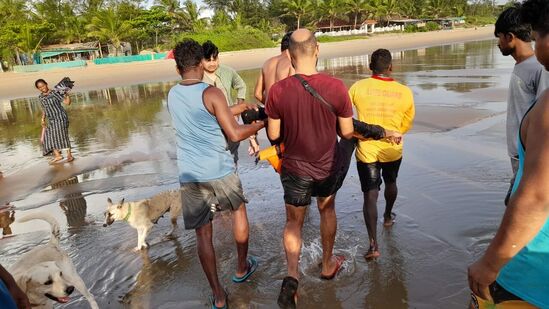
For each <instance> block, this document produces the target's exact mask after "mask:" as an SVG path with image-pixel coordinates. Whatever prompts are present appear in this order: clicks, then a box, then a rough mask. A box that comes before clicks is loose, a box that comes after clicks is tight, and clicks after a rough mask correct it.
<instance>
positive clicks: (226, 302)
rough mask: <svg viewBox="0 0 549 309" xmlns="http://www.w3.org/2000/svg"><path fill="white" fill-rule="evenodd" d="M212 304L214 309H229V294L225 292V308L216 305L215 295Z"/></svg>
mask: <svg viewBox="0 0 549 309" xmlns="http://www.w3.org/2000/svg"><path fill="white" fill-rule="evenodd" d="M210 302H211V303H212V309H229V305H228V303H229V296H228V295H227V292H225V305H224V306H223V307H218V306H216V305H215V297H214V296H213V295H212V296H210Z"/></svg>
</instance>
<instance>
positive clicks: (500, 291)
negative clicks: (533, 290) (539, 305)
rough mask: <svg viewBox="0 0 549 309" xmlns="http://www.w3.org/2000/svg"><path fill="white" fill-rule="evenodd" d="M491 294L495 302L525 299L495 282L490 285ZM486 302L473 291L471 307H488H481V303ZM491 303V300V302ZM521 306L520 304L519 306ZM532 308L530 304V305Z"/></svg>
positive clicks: (475, 308)
mask: <svg viewBox="0 0 549 309" xmlns="http://www.w3.org/2000/svg"><path fill="white" fill-rule="evenodd" d="M489 289H490V296H492V300H493V301H494V302H493V304H496V305H497V304H501V303H503V302H506V301H524V300H523V299H522V298H520V297H518V296H516V295H515V294H513V293H511V292H509V291H507V290H506V289H504V288H503V287H502V286H501V285H499V283H497V282H494V283H492V284H491V285H490V286H489ZM482 302H484V303H485V302H486V301H485V300H483V299H482V298H480V297H478V296H476V295H475V294H474V293H471V308H473V309H480V308H486V306H483V307H481V305H480V304H479V303H482ZM490 304H491V302H490ZM517 308H520V306H517ZM528 308H530V306H529V307H528Z"/></svg>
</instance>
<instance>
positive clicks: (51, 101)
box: [34, 79, 74, 163]
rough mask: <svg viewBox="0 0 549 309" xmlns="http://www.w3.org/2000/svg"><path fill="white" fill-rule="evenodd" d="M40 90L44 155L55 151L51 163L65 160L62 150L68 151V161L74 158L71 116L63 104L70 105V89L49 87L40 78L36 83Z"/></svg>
mask: <svg viewBox="0 0 549 309" xmlns="http://www.w3.org/2000/svg"><path fill="white" fill-rule="evenodd" d="M34 85H35V87H36V89H38V90H40V95H39V96H38V99H39V100H40V105H41V106H42V111H43V113H42V127H43V128H45V132H44V134H43V140H42V148H43V155H44V156H46V155H49V154H51V153H53V156H54V157H53V159H52V160H51V161H50V163H57V162H59V161H61V160H63V156H62V154H61V150H63V149H65V150H66V151H67V162H71V161H72V160H74V157H73V156H72V154H71V142H70V140H69V117H68V115H67V112H66V111H65V109H64V108H63V105H62V103H63V104H65V105H70V104H71V99H70V97H69V96H68V89H49V88H48V83H46V81H45V80H43V79H39V80H37V81H36V82H35V83H34ZM46 118H47V120H48V121H47V124H46Z"/></svg>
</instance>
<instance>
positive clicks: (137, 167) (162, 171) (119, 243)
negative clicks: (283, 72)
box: [0, 41, 512, 309]
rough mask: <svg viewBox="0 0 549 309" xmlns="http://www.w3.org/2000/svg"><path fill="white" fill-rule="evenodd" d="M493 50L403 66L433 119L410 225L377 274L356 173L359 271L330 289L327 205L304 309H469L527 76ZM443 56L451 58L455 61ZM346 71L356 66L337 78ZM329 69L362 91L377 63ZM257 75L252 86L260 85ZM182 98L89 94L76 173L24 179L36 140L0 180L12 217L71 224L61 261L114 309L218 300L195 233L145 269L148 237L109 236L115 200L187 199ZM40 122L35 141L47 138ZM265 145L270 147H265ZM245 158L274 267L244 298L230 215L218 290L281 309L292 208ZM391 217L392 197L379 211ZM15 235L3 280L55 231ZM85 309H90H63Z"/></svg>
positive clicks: (351, 261) (413, 167) (404, 61)
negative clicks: (140, 248)
mask: <svg viewBox="0 0 549 309" xmlns="http://www.w3.org/2000/svg"><path fill="white" fill-rule="evenodd" d="M494 48H496V47H495V45H494V43H493V42H491V41H490V42H484V43H482V42H481V43H479V44H455V45H452V46H443V47H440V48H432V49H427V50H426V51H422V50H418V51H409V52H403V53H402V54H401V55H394V56H395V57H397V56H398V57H401V58H400V59H399V60H398V67H397V68H396V70H395V71H396V72H399V73H398V74H396V75H397V76H396V78H397V79H399V80H402V81H404V82H405V83H406V84H408V85H410V87H411V88H412V89H413V91H414V95H415V97H416V107H417V110H418V112H417V117H416V121H415V127H414V129H413V130H412V132H410V134H408V135H406V137H405V146H404V149H405V150H404V157H403V165H402V168H401V171H400V174H399V197H398V200H397V202H396V205H395V209H394V211H395V212H396V213H397V222H396V224H395V225H394V226H393V227H392V228H390V229H383V228H382V225H381V222H379V226H378V233H379V241H380V250H381V254H382V256H381V258H380V259H378V260H377V261H375V262H366V261H365V260H364V258H363V257H362V256H363V254H364V253H365V252H366V250H367V248H368V244H367V239H368V237H367V233H366V228H365V225H364V221H363V218H362V193H361V191H360V183H359V180H358V175H357V172H356V167H355V166H356V163H355V162H354V161H353V163H352V164H351V169H350V171H349V175H348V177H347V178H346V180H345V183H344V185H343V188H342V189H341V190H340V191H339V193H338V196H337V199H336V209H337V216H338V234H337V238H336V244H335V252H336V253H339V254H343V255H345V256H346V258H347V261H346V262H345V264H344V269H343V271H342V272H341V273H340V274H339V275H338V276H337V279H336V280H334V281H332V282H325V281H321V280H320V279H319V278H318V275H319V272H320V269H319V267H318V263H319V261H320V254H321V249H320V239H319V215H318V211H316V209H315V205H314V204H313V205H312V206H311V209H310V212H309V216H308V218H307V219H306V223H305V227H304V230H303V239H304V242H303V251H302V256H301V271H302V277H301V282H300V301H299V307H298V308H330V309H331V308H375V309H378V308H391V309H392V308H396V309H399V308H456V309H458V308H464V307H466V306H467V301H468V299H469V297H468V288H467V278H466V269H467V265H468V264H469V263H470V262H472V261H473V260H474V259H475V258H476V257H478V255H479V254H480V253H481V252H482V251H483V249H484V248H485V247H486V245H487V244H488V241H489V239H490V238H491V236H492V235H493V233H494V231H495V229H496V227H497V225H498V224H499V220H500V218H501V214H502V213H503V211H504V206H503V198H504V196H505V193H506V190H507V187H508V179H509V177H510V176H511V175H510V174H511V173H510V166H509V163H508V158H507V155H506V150H505V149H506V147H505V132H504V126H503V123H504V120H505V117H504V110H505V104H504V98H505V92H504V91H502V90H504V86H503V85H505V84H506V83H507V82H508V79H506V78H503V77H502V76H503V75H504V74H503V72H506V71H508V72H510V70H511V68H512V61H510V62H509V63H505V64H504V65H494V66H493V67H492V66H489V65H488V64H491V63H497V62H498V61H501V59H500V58H498V57H496V58H495V59H492V58H486V59H485V58H484V55H485V54H489V53H490V52H492V54H493V50H494ZM424 53H425V54H427V55H431V56H429V57H426V56H422V55H423V54H424ZM444 55H451V57H448V59H446V60H440V59H441V58H442V57H443V56H444ZM477 58H478V59H483V60H482V61H480V60H478V59H477ZM476 59H477V60H476ZM505 60H507V59H505ZM477 61H478V62H479V63H476V62H477ZM347 62H349V63H352V65H343V66H342V67H335V66H333V65H332V64H334V63H336V64H337V63H347ZM430 62H433V63H430ZM470 62H472V63H473V64H471V63H470ZM320 65H322V66H323V67H324V68H325V70H327V71H328V72H329V73H331V74H334V75H336V76H339V77H341V78H342V79H344V80H345V82H346V83H347V84H349V83H350V82H352V81H354V80H356V79H358V78H360V77H364V76H367V69H366V68H365V62H364V61H363V59H362V58H360V59H357V58H341V59H334V60H333V61H325V62H321V63H320ZM482 66H487V68H485V69H480V68H481V67H482ZM477 67H478V68H477ZM254 72H255V73H257V71H249V72H242V74H243V75H244V76H247V77H246V78H245V80H247V81H248V80H250V81H253V80H254V76H255V75H254V74H255V73H254ZM167 89H169V84H151V85H146V86H139V87H138V86H132V87H126V88H116V89H111V90H109V91H107V92H104V91H99V92H97V93H95V92H90V93H84V94H81V96H82V97H84V98H85V99H82V100H83V102H82V103H80V105H78V104H76V105H75V106H74V107H73V108H75V110H72V111H70V113H69V116H70V117H72V118H71V120H72V119H74V120H75V121H74V123H78V124H79V126H81V127H82V128H81V129H79V131H74V132H72V133H71V135H72V136H74V138H75V139H77V140H78V144H77V145H78V147H77V149H76V154H77V159H76V161H74V162H73V163H72V164H70V165H69V164H67V165H64V166H54V167H49V166H47V164H46V163H45V162H44V159H43V158H40V157H38V158H36V157H33V158H32V159H31V160H29V161H28V162H26V163H25V164H19V163H17V162H16V160H17V157H19V158H21V157H24V155H25V154H26V153H27V152H26V151H27V149H29V148H30V149H33V147H34V148H36V146H35V145H33V144H32V140H33V135H31V137H24V136H23V137H20V138H11V139H7V140H8V141H9V143H7V142H4V145H6V148H7V150H4V151H5V152H0V155H1V156H2V160H6V161H8V162H10V165H9V169H8V171H7V173H6V177H5V178H4V179H2V180H0V203H2V201H7V200H9V201H12V204H13V205H14V206H16V207H17V208H16V213H15V216H16V218H20V217H21V216H23V215H24V214H26V213H29V212H35V211H44V212H47V213H49V214H51V215H53V216H55V217H56V218H57V219H58V220H59V222H60V223H61V225H62V240H61V245H62V247H64V248H65V249H66V250H67V251H68V252H69V254H70V256H71V257H72V258H73V260H74V263H75V265H76V267H77V269H78V271H79V272H80V273H81V275H82V277H83V279H84V281H85V282H86V284H87V285H88V287H89V288H90V290H91V292H92V293H93V294H94V295H95V297H96V299H97V301H98V303H99V305H100V307H101V308H107V309H110V308H113V309H118V308H144V309H148V308H174V309H175V308H192V309H194V308H206V307H207V306H208V301H207V299H208V297H209V293H210V292H209V289H208V284H207V281H206V279H205V277H204V275H203V273H202V270H201V268H200V265H199V261H198V257H197V255H196V251H195V246H196V244H195V236H194V232H192V231H186V230H184V229H183V228H180V229H179V230H178V231H177V237H176V239H175V240H167V239H164V238H163V234H164V233H166V232H168V231H169V227H170V223H169V220H168V219H167V218H163V219H161V220H160V221H159V224H158V225H157V226H155V227H154V229H153V231H152V233H151V235H150V238H149V243H150V244H151V248H150V249H149V250H147V251H145V252H142V253H135V252H132V249H133V248H134V246H135V244H136V241H137V239H136V232H135V230H134V229H132V228H131V227H129V226H128V225H127V224H125V223H121V222H117V223H115V224H113V225H112V226H110V227H108V228H103V227H102V226H101V223H102V221H103V216H102V213H103V211H104V210H105V207H106V199H107V197H110V198H112V199H113V200H118V199H121V198H126V199H127V200H138V199H142V198H148V197H150V196H152V195H154V194H155V193H157V192H161V191H165V190H169V189H173V188H177V167H176V164H175V161H174V158H175V150H174V148H173V131H172V129H171V126H170V124H169V123H170V120H169V119H170V118H169V115H168V113H167V111H166V110H165V105H164V102H163V101H162V100H163V98H164V97H165V92H166V91H167ZM489 89H497V91H490V90H489ZM149 95H150V96H151V97H148V96H149ZM79 96H80V95H79ZM22 103H25V102H20V103H19V104H15V105H14V106H15V107H19V106H20V107H21V108H20V109H14V110H13V111H12V114H13V115H12V116H11V117H13V118H15V120H14V122H13V125H14V126H15V125H22V124H23V122H24V121H27V120H26V118H24V117H22V115H21V114H25V115H26V114H29V111H28V110H32V108H33V105H32V104H22ZM23 111H24V112H23ZM29 117H31V116H29ZM34 117H39V115H38V116H34ZM96 118H97V119H98V121H97V123H94V122H93V121H92V119H96ZM32 119H34V118H32V117H31V119H30V120H28V121H29V123H30V124H28V126H29V127H30V128H29V129H27V130H31V129H32V123H34V122H33V121H34V120H32ZM4 128H9V126H4V127H2V129H4ZM74 129H76V128H74ZM27 130H24V131H25V132H26V131H27ZM25 132H23V133H18V134H19V135H24V133H25ZM14 134H15V133H14ZM15 135H17V134H15ZM0 136H1V135H0ZM34 139H35V138H34ZM260 139H261V141H262V144H263V145H265V144H266V142H265V136H264V133H263V132H262V133H261V135H260ZM245 146H246V145H245V144H244V145H242V146H241V148H240V158H241V161H240V163H239V174H240V177H241V180H242V184H243V187H244V191H245V194H246V196H247V198H248V199H249V200H250V203H249V204H248V206H247V209H248V216H249V220H250V229H251V231H250V254H252V255H255V256H257V257H258V260H259V263H260V266H259V269H258V271H257V272H256V273H255V274H254V275H253V276H252V277H251V278H250V280H249V282H247V283H244V284H239V285H236V284H233V283H231V280H230V278H231V276H232V275H233V271H234V263H235V255H236V252H235V248H234V241H233V239H232V235H231V234H230V233H227V231H228V230H230V229H231V221H230V215H228V214H220V215H218V216H217V217H216V219H215V221H214V233H215V246H216V250H217V256H218V266H219V276H220V278H221V281H222V283H223V285H224V286H225V287H226V288H227V290H228V292H229V297H230V306H231V308H277V306H276V297H277V295H278V292H279V289H280V284H281V280H282V279H283V277H284V276H285V262H284V251H283V247H282V242H281V235H282V229H283V225H284V221H285V216H284V208H283V202H282V196H283V193H282V188H281V185H280V180H279V178H278V175H277V174H276V173H275V172H274V171H273V170H272V168H270V167H269V166H268V165H267V164H266V163H264V162H260V163H259V164H258V165H255V163H254V161H253V159H252V158H250V157H248V156H247V155H246V154H245V151H246V147H245ZM10 149H11V150H10ZM33 151H35V150H33ZM11 162H14V163H13V164H12V163H11ZM75 179H76V180H75ZM383 205H384V201H383V198H382V194H380V199H379V204H378V207H379V210H380V211H381V210H382V209H383ZM180 224H182V220H181V219H180ZM12 228H13V233H14V234H15V235H16V236H14V237H11V238H6V239H1V240H0V252H2V253H1V255H0V263H2V264H3V265H10V264H12V263H13V262H14V261H15V260H16V259H17V257H18V255H20V254H21V253H23V252H26V251H28V250H29V249H30V248H31V247H33V246H35V245H37V244H39V243H41V242H45V241H46V238H47V237H48V235H47V232H46V231H47V230H48V227H47V225H46V224H43V223H40V222H30V223H27V224H17V223H16V224H13V225H12ZM86 306H87V304H86V302H85V300H84V299H83V298H82V297H81V296H80V295H75V296H74V299H73V300H72V301H71V302H70V303H68V304H66V305H62V306H58V307H59V308H87V307H86Z"/></svg>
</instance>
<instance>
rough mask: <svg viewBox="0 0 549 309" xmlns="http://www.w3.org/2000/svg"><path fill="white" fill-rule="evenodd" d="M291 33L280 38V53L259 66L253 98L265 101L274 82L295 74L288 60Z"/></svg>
mask: <svg viewBox="0 0 549 309" xmlns="http://www.w3.org/2000/svg"><path fill="white" fill-rule="evenodd" d="M291 35H292V32H291V31H290V32H288V33H286V34H285V35H284V37H283V38H282V43H281V45H280V55H278V56H275V57H272V58H270V59H269V60H267V61H265V63H264V64H263V67H262V68H261V74H259V77H258V78H257V82H256V84H255V90H254V95H255V98H256V99H257V100H258V101H259V102H261V103H265V101H266V99H267V94H268V93H269V89H271V87H272V86H273V84H274V83H276V82H278V81H279V80H283V79H285V78H286V77H288V76H292V75H294V74H295V70H294V68H293V67H292V62H291V61H290V53H289V52H288V47H289V46H290V36H291Z"/></svg>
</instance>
